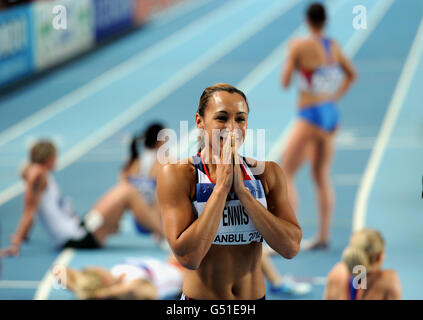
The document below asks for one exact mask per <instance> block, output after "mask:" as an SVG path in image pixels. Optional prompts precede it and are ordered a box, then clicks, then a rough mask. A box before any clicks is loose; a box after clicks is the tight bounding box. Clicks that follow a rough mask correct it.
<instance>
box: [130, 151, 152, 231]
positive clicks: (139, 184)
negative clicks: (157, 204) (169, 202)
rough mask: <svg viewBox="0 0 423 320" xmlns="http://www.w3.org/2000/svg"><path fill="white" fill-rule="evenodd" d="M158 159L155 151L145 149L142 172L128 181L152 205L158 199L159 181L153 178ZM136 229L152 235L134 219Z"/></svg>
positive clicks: (141, 166)
mask: <svg viewBox="0 0 423 320" xmlns="http://www.w3.org/2000/svg"><path fill="white" fill-rule="evenodd" d="M156 159H157V151H156V150H155V149H144V150H143V152H142V153H141V156H140V159H139V163H140V171H139V173H138V175H136V176H129V177H128V181H129V183H131V184H132V185H133V186H134V187H135V188H136V189H137V190H138V191H139V192H140V194H141V195H142V196H143V197H144V199H145V200H146V201H147V203H148V204H150V205H152V204H153V203H154V201H155V199H156V187H157V181H156V180H155V179H153V178H152V177H151V170H152V168H153V166H154V164H155V162H156ZM134 225H135V229H136V230H137V231H138V232H139V233H141V234H150V230H148V229H146V228H145V227H144V226H142V225H140V224H139V223H138V222H137V220H136V219H135V218H134Z"/></svg>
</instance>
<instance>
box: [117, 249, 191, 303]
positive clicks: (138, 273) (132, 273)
mask: <svg viewBox="0 0 423 320" xmlns="http://www.w3.org/2000/svg"><path fill="white" fill-rule="evenodd" d="M110 272H111V273H112V275H113V276H115V277H119V276H121V275H122V274H124V275H125V278H124V280H123V281H127V282H130V281H132V280H134V279H145V280H148V281H150V282H151V283H153V285H154V286H155V287H156V288H157V291H158V295H159V299H163V298H166V297H170V296H176V295H178V294H180V293H181V291H182V282H183V277H182V273H181V271H180V270H179V269H178V268H177V267H175V266H173V265H171V264H169V263H165V262H162V261H160V260H157V259H154V258H150V257H145V258H128V259H125V260H124V263H122V264H118V265H116V266H114V267H113V268H112V269H111V270H110Z"/></svg>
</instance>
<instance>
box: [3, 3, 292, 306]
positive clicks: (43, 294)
mask: <svg viewBox="0 0 423 320" xmlns="http://www.w3.org/2000/svg"><path fill="white" fill-rule="evenodd" d="M299 1H300V0H291V1H284V2H276V5H273V6H271V7H269V8H268V9H267V10H265V11H264V13H262V14H260V15H258V16H256V17H255V18H254V19H252V20H250V22H249V24H248V25H247V26H246V27H244V28H242V29H241V30H238V31H237V32H235V33H234V34H232V35H231V36H230V37H229V38H227V39H226V40H224V41H223V42H222V43H220V44H219V45H217V46H216V47H214V48H213V49H211V50H210V51H209V52H208V53H207V54H206V55H205V56H203V57H200V58H199V59H197V60H195V61H194V62H193V63H191V64H190V65H189V66H188V67H185V68H184V69H182V70H181V71H180V72H178V73H177V74H176V75H174V76H173V77H171V78H170V79H169V80H168V81H166V82H165V83H164V84H163V85H161V86H160V87H159V88H157V89H156V90H154V91H153V92H152V93H151V94H150V95H148V96H147V97H145V98H142V99H141V100H140V101H138V102H136V103H135V104H134V105H132V106H131V107H130V108H129V110H127V111H126V112H125V113H124V114H122V115H120V116H119V117H118V118H116V119H115V120H114V121H112V123H109V124H107V125H105V126H103V127H102V128H101V129H100V130H99V131H97V132H96V133H95V134H93V135H91V136H90V137H88V138H87V139H85V140H84V141H83V142H82V143H80V144H79V145H78V146H76V147H74V148H73V149H72V150H71V151H70V152H68V153H66V155H65V156H64V157H63V158H61V159H60V160H61V161H60V163H59V165H58V170H61V169H63V168H64V167H66V166H68V165H69V164H71V163H72V162H73V161H75V160H77V159H78V158H79V157H81V156H82V155H83V154H84V153H86V152H87V151H89V150H91V149H92V148H93V147H95V146H96V145H97V144H99V143H100V142H102V141H104V140H105V139H106V138H107V137H109V136H110V135H112V134H113V133H115V132H116V131H117V130H119V129H120V128H122V127H123V126H124V125H126V124H128V123H130V122H131V121H132V120H133V119H134V118H135V117H138V116H139V115H140V114H142V113H143V112H145V111H146V110H148V109H149V108H151V107H152V106H154V105H155V104H156V103H158V102H159V101H160V100H162V99H164V98H165V97H166V96H168V95H169V94H170V93H171V92H173V91H174V90H176V89H177V88H179V87H180V86H182V85H183V84H185V83H186V82H188V81H189V80H191V79H192V78H193V77H194V76H196V75H197V74H199V73H200V72H201V71H203V70H204V69H206V68H207V67H209V66H210V65H212V64H213V63H215V62H216V61H217V60H219V59H220V58H221V57H223V56H224V55H225V54H227V53H229V52H231V51H232V50H233V49H235V48H236V47H238V46H239V45H241V44H242V43H243V42H245V41H246V40H248V39H249V38H250V37H252V36H253V35H254V34H256V33H257V32H259V31H260V30H261V29H263V28H264V27H265V26H266V25H268V24H270V23H271V22H272V21H274V20H275V19H277V18H278V17H279V16H280V15H282V14H283V13H284V12H286V11H287V10H289V9H290V8H292V7H293V6H294V5H295V4H297V3H298V2H299ZM128 111H129V112H128ZM0 205H1V203H0ZM67 250H69V249H66V250H64V251H63V252H62V253H61V254H60V256H59V258H58V260H59V259H64V260H66V259H68V255H69V256H70V258H69V260H67V262H66V263H65V262H63V261H60V264H64V265H66V264H67V263H68V262H69V261H70V259H71V258H72V256H73V254H74V252H73V251H72V253H71V254H69V253H66V252H67ZM63 255H65V258H63V257H62V256H63ZM54 264H59V262H55V263H53V265H54ZM53 283H54V277H53V276H52V275H51V272H50V270H48V271H47V273H46V275H45V276H44V278H43V280H42V281H41V284H40V286H39V289H38V290H37V292H36V294H35V296H34V299H35V300H43V299H48V296H49V294H50V291H51V288H52V285H53Z"/></svg>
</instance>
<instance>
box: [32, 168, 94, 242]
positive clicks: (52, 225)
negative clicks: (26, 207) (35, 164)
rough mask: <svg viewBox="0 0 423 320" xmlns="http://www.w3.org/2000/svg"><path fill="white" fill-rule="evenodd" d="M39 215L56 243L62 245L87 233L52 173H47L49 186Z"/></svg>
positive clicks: (40, 206)
mask: <svg viewBox="0 0 423 320" xmlns="http://www.w3.org/2000/svg"><path fill="white" fill-rule="evenodd" d="M37 217H38V218H39V219H40V221H41V223H42V225H43V226H44V228H45V229H46V231H47V233H48V234H49V235H50V236H51V238H52V240H53V242H54V244H55V245H58V246H61V245H63V244H64V243H65V242H66V241H68V240H70V239H74V240H78V239H81V238H83V237H84V236H85V235H86V231H85V229H84V228H83V227H82V226H81V225H80V223H81V220H80V218H79V217H78V216H76V215H75V214H74V210H73V206H72V203H71V202H70V201H69V199H64V198H63V197H62V194H61V192H60V189H59V187H58V185H57V183H56V181H55V179H54V177H53V176H52V175H50V174H48V175H47V187H46V189H45V190H44V191H43V194H42V195H41V199H40V204H39V206H38V213H37Z"/></svg>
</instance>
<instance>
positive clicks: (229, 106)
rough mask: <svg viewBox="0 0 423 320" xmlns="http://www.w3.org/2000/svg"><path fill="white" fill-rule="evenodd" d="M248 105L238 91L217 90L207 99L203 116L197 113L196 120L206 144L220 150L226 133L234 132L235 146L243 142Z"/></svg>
mask: <svg viewBox="0 0 423 320" xmlns="http://www.w3.org/2000/svg"><path fill="white" fill-rule="evenodd" d="M247 120H248V106H247V103H246V102H245V100H244V98H243V97H242V96H241V95H239V94H238V93H229V92H226V91H217V92H215V93H214V94H213V95H212V96H211V97H210V99H209V101H208V103H207V107H206V109H205V113H204V118H202V117H200V116H199V115H198V114H197V117H196V122H197V127H198V128H199V129H203V130H204V134H207V137H208V140H207V139H205V142H206V144H208V145H209V147H210V148H213V149H211V150H213V151H217V150H215V149H216V148H218V149H219V154H220V151H221V150H222V147H223V142H224V139H225V138H226V137H227V135H228V133H230V132H234V133H235V138H236V146H237V148H239V147H240V146H241V145H242V143H243V142H244V138H245V133H246V131H247Z"/></svg>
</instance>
